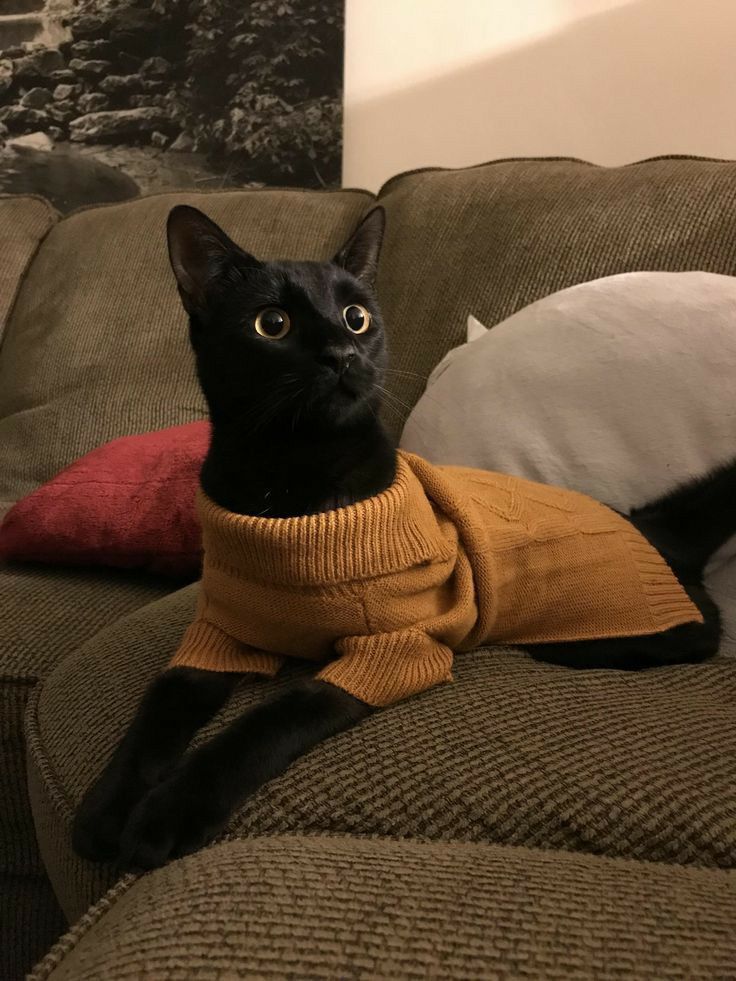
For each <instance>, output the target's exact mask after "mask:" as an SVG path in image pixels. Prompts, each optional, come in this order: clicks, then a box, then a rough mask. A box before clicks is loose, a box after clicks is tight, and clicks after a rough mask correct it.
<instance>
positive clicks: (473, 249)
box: [378, 157, 736, 433]
mask: <svg viewBox="0 0 736 981" xmlns="http://www.w3.org/2000/svg"><path fill="white" fill-rule="evenodd" d="M379 201H380V203H381V204H382V205H383V206H384V208H385V209H386V213H387V229H386V241H385V247H384V252H383V256H382V262H381V265H380V269H379V276H378V292H379V297H380V299H381V303H382V307H383V312H384V315H385V319H386V323H387V327H388V331H389V336H390V342H391V353H392V359H393V364H394V367H395V368H397V369H398V370H399V372H400V373H399V374H396V375H393V376H389V383H388V385H387V387H388V388H389V390H390V391H391V392H392V394H393V395H395V396H397V397H398V399H399V400H400V401H399V403H397V404H395V405H394V409H393V410H389V415H390V417H391V418H392V420H393V428H394V430H395V431H396V432H397V433H398V432H399V430H400V425H401V421H402V420H403V419H405V418H406V416H407V415H408V408H407V406H409V407H411V406H413V405H414V403H415V402H416V400H417V399H418V397H419V395H420V394H421V392H422V389H423V387H424V381H425V379H426V377H427V375H428V374H429V372H430V371H431V370H432V368H433V367H434V366H435V365H436V364H437V363H438V362H439V361H440V359H441V358H442V357H443V355H444V354H445V353H446V352H447V351H448V350H449V349H450V348H451V347H455V346H456V345H458V344H460V343H462V342H464V340H465V322H466V319H467V316H468V314H469V313H473V314H474V315H475V316H476V317H478V318H479V320H480V321H481V322H482V323H483V324H485V325H486V326H487V327H491V326H493V324H496V323H498V322H499V321H501V320H503V319H505V318H506V317H508V316H509V315H510V314H512V313H514V312H515V311H516V310H519V309H521V308H522V307H524V306H526V305H527V304H529V303H532V302H533V301H534V300H538V299H540V298H541V297H543V296H547V295H548V294H550V293H554V292H555V291H556V290H561V289H564V288H565V287H566V286H573V285H574V284H576V283H582V282H585V281H587V280H591V279H597V278H599V277H601V276H609V275H612V274H614V273H621V272H627V271H629V270H641V269H648V270H653V269H661V270H683V269H702V270H707V271H709V272H716V273H725V274H727V275H734V274H736V236H734V233H733V214H734V213H735V211H736V163H734V162H723V161H712V160H702V159H697V158H682V157H670V158H658V159H656V160H648V161H644V162H642V163H637V164H631V165H630V166H627V167H597V166H594V165H593V164H589V163H584V162H582V161H579V160H565V159H562V160H559V159H546V160H545V159H542V160H534V159H527V160H501V161H497V162H494V163H487V164H482V165H480V166H477V167H468V168H465V169H462V170H440V169H428V170H420V171H414V172H409V173H406V174H402V175H399V176H398V177H394V178H393V179H391V180H390V181H388V183H387V184H385V185H384V186H383V188H382V189H381V192H380V194H379ZM402 403H405V404H402ZM388 417H389V416H387V418H388Z"/></svg>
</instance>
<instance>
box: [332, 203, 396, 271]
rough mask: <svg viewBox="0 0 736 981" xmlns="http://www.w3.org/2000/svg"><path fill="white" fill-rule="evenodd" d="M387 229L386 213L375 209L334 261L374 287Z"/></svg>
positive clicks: (380, 209)
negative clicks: (384, 233)
mask: <svg viewBox="0 0 736 981" xmlns="http://www.w3.org/2000/svg"><path fill="white" fill-rule="evenodd" d="M385 227H386V212H385V211H384V210H383V208H381V207H380V206H379V207H377V208H373V210H372V211H369V212H368V214H367V215H366V216H365V218H364V219H363V221H362V222H361V223H360V224H359V225H358V227H357V229H356V230H355V232H354V233H353V235H352V237H351V238H350V239H349V240H348V241H347V242H346V243H345V245H343V247H342V248H341V249H340V251H339V252H338V253H337V255H336V256H335V258H334V259H333V260H332V261H333V262H334V263H336V264H337V265H338V266H342V267H343V269H347V271H348V272H349V273H352V275H353V276H355V278H356V279H360V280H362V281H363V282H364V283H366V284H367V285H368V286H372V285H373V283H374V281H375V278H376V270H377V268H378V256H379V255H380V252H381V242H382V241H383V230H384V228H385Z"/></svg>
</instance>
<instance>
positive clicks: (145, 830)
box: [120, 777, 229, 870]
mask: <svg viewBox="0 0 736 981" xmlns="http://www.w3.org/2000/svg"><path fill="white" fill-rule="evenodd" d="M228 817H229V812H228V811H227V810H226V809H224V808H222V807H221V806H219V805H218V803H217V801H216V800H213V798H212V797H211V796H208V795H206V794H201V795H200V794H193V793H192V792H191V791H190V790H189V789H188V788H187V787H186V786H185V784H184V782H183V781H181V780H177V779H176V778H175V777H174V778H172V779H171V780H167V781H166V782H164V783H162V784H160V785H159V786H158V787H155V788H154V789H153V790H151V791H150V792H149V793H148V794H147V795H146V796H145V797H144V798H143V800H142V801H141V802H140V803H139V804H138V805H137V807H136V808H135V810H134V811H133V813H132V814H131V816H130V819H129V821H128V823H127V824H126V826H125V828H124V830H123V834H122V838H121V842H120V856H121V862H122V864H123V867H124V868H126V869H130V870H140V869H144V870H145V869H154V868H158V867H159V866H160V865H164V864H165V863H166V862H168V861H169V860H171V859H174V858H180V857H181V856H182V855H188V854H189V853H190V852H196V851H197V850H198V849H200V848H202V847H204V846H205V845H207V844H208V843H209V842H210V841H212V840H213V838H215V837H216V836H217V835H218V834H219V833H220V832H221V831H222V830H223V829H224V827H225V825H226V824H227V821H228Z"/></svg>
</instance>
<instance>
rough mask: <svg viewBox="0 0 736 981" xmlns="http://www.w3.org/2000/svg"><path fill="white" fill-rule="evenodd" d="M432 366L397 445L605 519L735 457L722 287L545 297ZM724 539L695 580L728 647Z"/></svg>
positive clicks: (735, 641) (732, 336)
mask: <svg viewBox="0 0 736 981" xmlns="http://www.w3.org/2000/svg"><path fill="white" fill-rule="evenodd" d="M468 338H469V340H468V343H467V344H464V345H462V346H461V347H458V348H455V349H454V350H452V351H450V352H449V353H448V354H447V355H446V357H445V358H444V359H443V360H442V361H441V362H440V364H439V365H437V367H436V368H435V369H434V371H433V372H432V374H431V375H430V377H429V380H428V382H427V389H426V392H425V394H424V395H423V396H422V398H421V399H420V400H419V402H418V403H417V405H416V407H415V408H414V410H413V412H412V413H411V415H410V416H409V419H408V421H407V423H406V427H405V428H404V433H403V436H402V439H401V446H402V447H403V448H404V449H407V450H410V451H412V452H414V453H419V454H420V455H422V456H424V457H426V458H427V459H429V460H431V461H432V462H434V463H454V464H460V465H463V466H472V467H480V468H482V469H486V470H497V471H502V472H504V473H512V474H517V475H519V476H523V477H527V478H529V479H531V480H538V481H541V482H543V483H550V484H557V485H560V486H563V487H570V488H573V489H575V490H579V491H583V492H584V493H586V494H590V495H591V496H592V497H595V498H597V499H598V500H601V501H604V502H605V503H607V504H609V505H611V506H612V507H615V508H618V509H619V510H623V511H628V510H630V509H631V508H632V507H636V506H637V505H640V504H643V503H645V502H646V501H651V500H653V499H655V498H657V497H660V496H661V495H663V494H665V493H667V491H669V490H671V489H672V488H674V487H675V486H677V484H679V483H681V482H682V481H684V480H687V479H689V478H692V477H694V476H699V475H702V474H704V473H707V472H708V471H709V470H711V469H712V468H713V467H715V466H718V465H719V464H721V463H725V462H726V461H728V460H731V459H733V458H734V457H736V278H733V277H731V276H718V275H715V274H712V273H704V272H685V273H662V272H651V273H649V272H641V273H624V274H622V275H620V276H610V277H607V278H605V279H598V280H595V281H593V282H590V283H583V284H582V285H580V286H573V287H571V288H570V289H566V290H562V291H561V292H559V293H554V294H553V295H552V296H548V297H545V299H543V300H539V301H538V302H537V303H533V304H532V305H531V306H529V307H526V308H525V309H523V310H520V311H519V312H518V313H515V314H514V315H513V316H511V317H509V318H508V319H507V320H505V321H503V322H502V323H500V324H498V325H496V326H495V327H493V329H492V330H488V331H487V330H485V329H484V328H483V326H482V325H481V324H480V323H479V322H478V321H477V320H475V318H473V317H469V318H468ZM735 554H736V539H732V541H731V542H730V543H728V544H727V545H726V546H724V547H723V548H722V549H720V551H719V552H718V553H717V555H716V556H715V557H714V559H713V560H712V561H711V563H710V565H709V568H708V571H707V576H706V582H707V584H708V586H709V588H710V590H711V594H712V595H713V596H714V598H715V599H716V601H717V602H718V603H719V605H720V606H721V609H722V611H723V613H724V632H725V635H726V640H727V643H725V644H724V645H723V648H722V649H725V648H726V647H728V648H729V649H734V650H736V559H734V558H733V557H734V555H735Z"/></svg>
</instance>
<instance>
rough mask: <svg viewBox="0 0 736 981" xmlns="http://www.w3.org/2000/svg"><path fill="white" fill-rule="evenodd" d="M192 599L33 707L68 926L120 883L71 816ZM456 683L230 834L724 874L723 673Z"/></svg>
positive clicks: (475, 667)
mask: <svg viewBox="0 0 736 981" xmlns="http://www.w3.org/2000/svg"><path fill="white" fill-rule="evenodd" d="M196 589H197V586H196V584H194V585H192V586H191V587H187V588H186V589H184V590H181V591H179V592H177V593H174V594H172V595H170V596H168V597H165V598H164V599H161V600H159V601H157V602H155V603H153V604H151V605H149V606H148V607H146V608H144V609H141V610H138V611H136V612H134V613H132V614H130V615H129V616H128V617H126V618H124V619H123V620H121V621H120V622H118V623H117V624H114V625H112V626H111V627H109V628H107V629H105V630H104V631H102V632H101V633H99V634H98V635H97V636H96V637H95V638H93V640H92V641H90V642H89V643H87V644H86V645H85V646H84V648H82V649H81V650H79V651H77V652H75V653H74V654H72V655H70V656H69V657H67V658H66V659H65V660H64V661H63V662H62V663H61V664H59V665H58V667H57V668H56V669H55V670H54V672H53V673H52V674H51V675H50V676H49V678H48V679H47V681H46V683H45V684H44V686H43V688H42V690H41V691H40V692H39V693H38V696H37V697H35V698H34V699H33V700H32V702H31V704H30V705H29V711H28V714H27V730H26V731H27V740H28V745H29V780H30V788H31V799H32V802H33V810H34V817H35V820H36V829H37V833H38V836H39V843H40V847H41V851H42V854H43V857H44V861H45V863H46V867H47V869H48V872H49V875H50V877H51V880H52V882H53V884H54V886H55V889H56V891H57V895H58V896H59V900H60V902H61V904H62V907H63V909H64V910H65V912H66V913H67V916H68V917H69V918H70V919H73V918H75V917H76V916H78V915H80V914H81V913H82V912H83V911H84V909H85V908H86V907H87V905H89V903H90V902H93V901H94V900H95V899H96V898H98V897H99V896H100V895H101V893H102V892H103V891H104V889H105V888H107V887H108V886H109V885H110V884H111V882H113V881H114V878H115V875H116V870H115V869H114V868H113V867H111V866H105V865H94V864H92V863H86V862H83V861H82V860H81V859H78V858H77V857H76V856H75V855H74V854H73V853H72V851H71V848H70V844H69V838H70V822H71V817H72V814H73V811H74V808H75V807H76V805H77V803H78V802H79V800H80V798H81V796H82V793H83V792H84V790H85V789H86V787H87V786H88V785H89V784H90V783H91V781H92V780H93V778H94V777H95V776H96V774H97V773H98V772H99V770H100V769H101V767H102V765H103V763H104V762H105V761H106V760H107V759H108V757H109V755H110V753H111V751H112V749H113V747H114V745H115V744H116V743H117V741H118V740H119V738H120V735H121V733H122V731H123V729H124V727H125V725H126V723H127V722H128V720H129V719H130V718H131V716H132V714H133V711H134V709H135V706H136V704H137V702H138V700H139V698H140V696H141V694H142V692H143V690H144V688H145V686H146V685H147V683H148V682H149V680H150V679H151V678H152V677H153V675H154V673H155V672H156V671H158V670H160V669H162V668H163V667H164V665H165V664H166V662H167V661H168V659H169V658H170V656H171V653H172V651H173V650H174V649H175V647H176V645H177V642H178V640H179V638H180V637H181V634H182V633H183V631H184V629H185V628H186V626H187V624H188V623H189V621H190V619H191V617H192V615H193V611H194V603H195V598H196ZM307 671H308V668H306V667H300V666H289V667H287V668H286V669H285V671H284V672H283V673H282V675H281V676H280V677H277V678H276V679H273V680H269V681H263V680H260V681H255V680H253V679H252V678H249V679H244V681H243V683H242V684H241V685H240V686H239V688H238V690H237V692H236V695H235V697H234V698H233V700H232V701H231V704H230V705H229V706H228V707H227V709H226V710H225V711H224V712H223V713H222V714H221V715H220V716H219V717H218V718H217V719H215V720H214V721H213V723H211V725H210V727H209V730H207V731H209V732H211V731H213V730H214V729H216V728H218V727H219V726H221V725H222V724H223V722H224V721H225V720H227V719H228V718H230V717H232V716H233V715H234V714H235V713H236V712H238V711H242V710H244V709H245V708H246V707H247V706H249V705H252V704H254V703H255V702H256V701H257V700H258V699H260V698H262V697H264V695H267V694H268V693H270V692H273V691H275V690H277V689H279V688H281V687H282V686H283V685H285V684H288V682H289V678H290V677H294V676H297V675H301V674H303V673H305V672H307ZM454 673H455V681H454V683H452V684H449V685H445V686H440V687H437V688H434V689H432V690H430V691H428V692H425V693H424V694H422V695H420V696H417V697H415V698H411V699H408V700H406V701H404V702H401V703H399V704H398V705H395V706H393V707H391V708H389V709H386V710H384V711H382V712H380V713H377V714H376V715H374V716H372V717H371V718H370V719H368V720H367V721H365V722H364V723H362V724H361V725H360V726H358V727H356V728H355V729H353V730H351V731H349V732H346V733H343V734H341V735H339V736H337V737H335V738H333V739H331V740H329V741H327V742H326V743H324V744H322V745H321V746H319V747H318V748H317V749H315V750H314V751H313V752H312V753H310V754H308V755H307V756H306V757H303V758H302V759H301V760H299V761H297V762H296V763H295V764H294V765H293V766H292V767H291V768H290V769H289V770H288V772H286V773H285V774H283V775H282V776H281V777H280V778H278V779H276V780H274V781H273V782H272V783H270V784H269V785H267V786H266V787H263V788H262V789H261V790H260V791H259V792H258V793H257V794H255V795H254V797H253V798H252V799H250V800H249V801H247V802H246V804H245V805H244V806H243V807H242V808H241V810H240V811H239V812H238V813H237V814H236V815H235V816H234V818H233V820H232V823H231V825H230V828H229V832H230V833H231V834H234V835H236V836H259V835H273V834H280V833H284V832H309V833H339V834H362V835H382V836H388V837H394V836H397V837H408V838H422V839H432V840H445V841H449V840H463V841H475V842H494V843H500V844H508V845H524V846H530V847H539V848H556V849H566V850H570V851H583V852H588V853H591V854H601V855H609V856H622V857H628V858H638V859H646V860H651V861H661V862H671V863H681V864H691V865H701V866H712V867H731V866H733V865H734V863H735V862H736V813H735V812H734V807H733V775H734V769H733V760H734V759H736V698H735V697H734V696H736V661H734V660H733V659H727V658H716V659H714V660H712V661H710V662H708V663H705V664H702V665H693V666H689V665H687V666H679V667H672V668H661V669H657V670H652V671H645V672H638V673H626V672H614V671H591V672H584V671H572V670H569V669H565V668H560V667H555V666H552V665H545V664H540V663H537V662H535V661H533V660H532V659H531V658H530V657H529V656H528V655H526V654H524V653H522V652H521V651H518V650H511V649H499V648H495V649H484V650H480V651H477V652H472V653H468V654H463V655H459V656H458V657H457V658H456V661H455V669H454ZM207 731H205V732H204V733H203V734H202V738H206V735H207Z"/></svg>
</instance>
